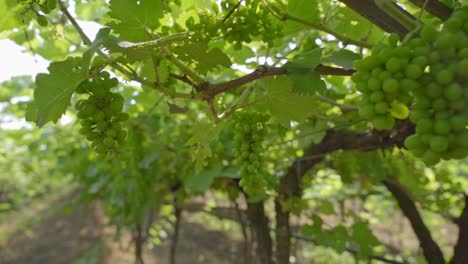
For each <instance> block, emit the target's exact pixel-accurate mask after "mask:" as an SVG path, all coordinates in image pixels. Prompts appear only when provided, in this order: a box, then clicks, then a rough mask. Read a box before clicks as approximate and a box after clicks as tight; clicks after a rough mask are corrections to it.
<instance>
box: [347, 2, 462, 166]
mask: <svg viewBox="0 0 468 264" xmlns="http://www.w3.org/2000/svg"><path fill="white" fill-rule="evenodd" d="M388 42H389V43H388V44H386V45H381V46H379V47H377V48H375V49H374V50H373V53H372V55H370V56H368V57H366V58H365V59H363V60H361V61H358V62H357V63H356V65H355V66H356V73H355V74H354V75H353V77H352V79H353V81H354V82H355V83H356V89H357V90H358V91H359V92H361V93H362V96H361V102H360V114H361V115H362V116H363V117H365V118H368V119H369V120H371V121H372V122H373V124H374V126H375V128H376V129H391V128H392V127H393V125H394V123H395V118H397V119H406V118H407V117H408V110H409V109H410V110H411V114H410V115H409V117H410V120H411V121H412V122H413V123H414V124H415V125H416V133H415V134H414V135H411V136H409V137H408V138H407V139H406V140H405V146H406V147H407V148H408V149H409V150H410V151H412V152H413V153H414V154H415V155H416V156H418V157H421V158H422V160H423V161H424V162H425V163H426V164H427V165H434V164H436V163H438V162H439V161H440V159H451V158H456V159H460V158H463V157H466V156H467V155H468V129H467V126H468V108H467V107H466V105H467V104H468V86H467V85H468V7H466V6H465V7H462V8H460V9H457V10H456V11H455V12H454V14H453V15H452V16H451V17H450V18H449V19H448V20H447V21H446V22H445V23H444V25H443V27H442V29H441V30H437V29H436V28H433V27H431V26H428V25H426V26H423V27H422V29H421V30H420V31H419V35H418V36H417V37H414V38H412V39H409V40H408V41H404V42H402V43H400V44H398V38H397V37H394V36H391V37H390V38H389V41H388Z"/></svg>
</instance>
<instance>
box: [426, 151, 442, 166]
mask: <svg viewBox="0 0 468 264" xmlns="http://www.w3.org/2000/svg"><path fill="white" fill-rule="evenodd" d="M422 160H423V161H424V163H425V164H426V165H427V166H434V165H436V164H437V163H438V162H439V161H440V154H438V153H437V152H434V151H431V150H427V151H426V152H425V153H424V155H423V156H422Z"/></svg>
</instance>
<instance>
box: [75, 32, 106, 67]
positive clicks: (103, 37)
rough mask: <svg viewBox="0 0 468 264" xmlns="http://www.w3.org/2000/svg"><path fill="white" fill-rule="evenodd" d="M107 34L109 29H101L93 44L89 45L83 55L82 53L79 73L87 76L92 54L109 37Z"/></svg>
mask: <svg viewBox="0 0 468 264" xmlns="http://www.w3.org/2000/svg"><path fill="white" fill-rule="evenodd" d="M109 32H110V28H101V29H100V30H99V32H98V33H97V34H96V38H94V41H93V43H91V46H90V47H89V49H88V50H87V51H86V52H85V53H83V59H82V61H81V71H82V72H83V74H85V75H87V74H88V71H89V66H90V64H91V59H92V58H93V55H94V53H96V52H97V51H98V50H99V48H100V47H101V45H102V44H103V43H104V42H105V41H106V40H107V38H108V37H109Z"/></svg>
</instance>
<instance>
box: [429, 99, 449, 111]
mask: <svg viewBox="0 0 468 264" xmlns="http://www.w3.org/2000/svg"><path fill="white" fill-rule="evenodd" d="M446 107H447V101H445V100H444V99H442V98H439V99H435V100H434V101H432V109H434V110H436V111H441V110H444V109H445V108H446Z"/></svg>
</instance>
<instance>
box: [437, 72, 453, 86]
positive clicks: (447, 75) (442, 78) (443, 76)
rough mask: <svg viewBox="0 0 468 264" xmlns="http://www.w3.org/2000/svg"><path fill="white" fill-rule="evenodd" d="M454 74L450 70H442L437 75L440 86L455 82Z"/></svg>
mask: <svg viewBox="0 0 468 264" xmlns="http://www.w3.org/2000/svg"><path fill="white" fill-rule="evenodd" d="M453 77H454V76H453V72H452V71H450V70H441V71H439V72H438V73H437V75H436V80H437V82H438V83H440V84H447V83H449V82H451V81H452V80H453Z"/></svg>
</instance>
